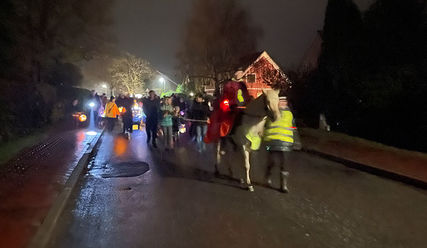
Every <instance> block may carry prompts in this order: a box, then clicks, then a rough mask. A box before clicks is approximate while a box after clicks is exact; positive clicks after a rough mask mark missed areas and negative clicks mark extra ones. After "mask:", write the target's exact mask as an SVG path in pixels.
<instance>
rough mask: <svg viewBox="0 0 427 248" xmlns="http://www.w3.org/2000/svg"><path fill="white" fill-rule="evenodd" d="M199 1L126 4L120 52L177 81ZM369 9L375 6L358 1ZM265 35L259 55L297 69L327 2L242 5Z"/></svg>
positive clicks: (120, 11)
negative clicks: (190, 21)
mask: <svg viewBox="0 0 427 248" xmlns="http://www.w3.org/2000/svg"><path fill="white" fill-rule="evenodd" d="M192 1H193V0H150V1H149V0H120V1H117V4H116V8H115V31H116V35H117V39H118V45H119V48H120V49H122V50H124V51H129V52H130V53H133V54H135V55H137V56H140V57H142V58H144V59H147V60H148V61H150V63H152V64H153V65H154V66H155V67H156V68H157V69H159V70H160V71H163V72H165V73H167V74H169V75H171V76H172V75H173V73H174V71H175V70H174V68H175V65H176V64H177V61H176V59H175V55H176V52H177V50H178V47H179V44H180V42H181V38H182V34H183V32H184V30H185V22H186V20H187V18H188V17H189V15H190V11H191V3H192ZM355 2H356V3H357V4H358V5H359V7H360V8H361V9H366V8H367V6H368V5H369V3H370V2H372V0H356V1H355ZM242 4H243V6H244V7H245V8H247V9H248V10H249V11H250V13H251V15H252V19H253V23H254V24H255V25H257V26H259V27H261V28H262V29H263V31H264V35H263V37H262V39H261V40H260V42H259V44H258V50H260V51H261V50H266V51H267V52H268V53H269V54H270V55H271V56H272V57H273V58H274V59H276V60H277V62H278V63H279V64H280V65H282V66H284V67H286V68H283V69H285V70H286V69H292V68H294V67H296V66H297V65H298V64H299V62H300V60H301V58H302V56H303V54H304V52H305V50H306V49H307V48H308V47H309V45H310V44H311V42H312V41H313V39H314V36H315V33H316V31H317V30H320V29H321V28H322V26H323V18H324V13H325V9H326V4H327V0H262V1H261V0H242Z"/></svg>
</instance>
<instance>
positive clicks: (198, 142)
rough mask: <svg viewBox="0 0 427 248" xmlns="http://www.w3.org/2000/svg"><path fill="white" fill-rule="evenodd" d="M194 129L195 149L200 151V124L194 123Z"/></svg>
mask: <svg viewBox="0 0 427 248" xmlns="http://www.w3.org/2000/svg"><path fill="white" fill-rule="evenodd" d="M195 129H196V144H197V150H198V151H199V152H200V151H201V149H202V148H201V141H202V140H201V139H202V138H201V137H202V132H203V130H202V126H201V125H196V126H195Z"/></svg>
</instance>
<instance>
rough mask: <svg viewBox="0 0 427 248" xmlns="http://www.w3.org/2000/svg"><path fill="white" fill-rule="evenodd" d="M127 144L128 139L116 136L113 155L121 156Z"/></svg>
mask: <svg viewBox="0 0 427 248" xmlns="http://www.w3.org/2000/svg"><path fill="white" fill-rule="evenodd" d="M128 144H129V141H128V140H127V139H126V138H124V137H122V136H116V137H115V138H114V155H116V156H117V157H120V156H123V154H124V153H125V152H126V150H127V148H128Z"/></svg>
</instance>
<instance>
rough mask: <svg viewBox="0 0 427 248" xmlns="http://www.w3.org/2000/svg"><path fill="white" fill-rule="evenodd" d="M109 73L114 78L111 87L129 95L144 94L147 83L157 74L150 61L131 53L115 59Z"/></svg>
mask: <svg viewBox="0 0 427 248" xmlns="http://www.w3.org/2000/svg"><path fill="white" fill-rule="evenodd" d="M109 71H110V74H111V78H112V82H111V87H112V88H114V89H115V90H116V91H119V92H127V93H129V94H137V93H140V92H142V91H143V88H144V85H145V82H147V81H148V80H150V79H151V78H152V77H153V76H154V74H155V72H154V70H153V69H152V67H151V66H150V63H149V62H148V61H146V60H144V59H141V58H138V57H135V56H134V55H131V54H129V53H126V54H125V55H124V56H122V57H119V58H117V59H114V60H113V63H112V65H111V67H110V69H109Z"/></svg>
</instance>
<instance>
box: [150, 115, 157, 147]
mask: <svg viewBox="0 0 427 248" xmlns="http://www.w3.org/2000/svg"><path fill="white" fill-rule="evenodd" d="M151 139H152V144H153V147H154V148H157V142H156V140H157V121H156V122H153V125H152V126H151Z"/></svg>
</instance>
